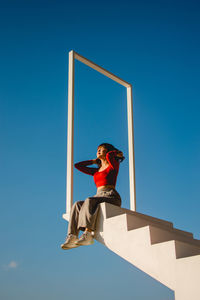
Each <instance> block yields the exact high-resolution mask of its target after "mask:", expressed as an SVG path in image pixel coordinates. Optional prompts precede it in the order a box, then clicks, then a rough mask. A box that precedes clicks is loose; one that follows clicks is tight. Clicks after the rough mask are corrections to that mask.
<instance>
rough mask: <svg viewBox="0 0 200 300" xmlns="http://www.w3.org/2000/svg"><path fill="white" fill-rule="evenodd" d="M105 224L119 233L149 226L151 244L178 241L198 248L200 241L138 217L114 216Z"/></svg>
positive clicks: (183, 232)
mask: <svg viewBox="0 0 200 300" xmlns="http://www.w3.org/2000/svg"><path fill="white" fill-rule="evenodd" d="M106 222H107V223H108V222H109V224H110V225H113V226H114V227H115V228H116V229H118V230H121V231H131V230H136V229H138V228H141V227H145V226H149V227H150V230H151V233H152V234H151V243H152V244H154V243H160V242H164V241H169V240H180V241H183V242H189V243H191V244H193V245H196V246H200V241H198V240H194V239H193V235H192V234H191V233H188V232H185V231H182V230H177V229H174V228H173V227H166V226H163V225H161V224H158V223H156V224H155V223H154V222H149V221H147V220H145V219H143V218H141V217H139V216H136V215H130V214H127V213H124V214H120V215H116V216H113V217H110V218H108V219H106Z"/></svg>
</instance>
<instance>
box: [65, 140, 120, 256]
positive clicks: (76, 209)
mask: <svg viewBox="0 0 200 300" xmlns="http://www.w3.org/2000/svg"><path fill="white" fill-rule="evenodd" d="M123 160H124V156H123V153H122V152H121V151H119V150H118V149H116V148H115V147H114V146H112V145H111V144H107V143H104V144H101V145H99V146H98V148H97V158H96V159H93V160H87V161H82V162H79V163H76V164H75V167H76V168H77V169H78V170H79V171H81V172H83V173H85V174H88V175H92V176H93V177H94V182H95V184H96V187H97V194H96V195H95V196H93V197H89V198H87V199H86V200H85V201H77V202H75V203H74V205H73V206H72V209H71V213H70V219H69V224H68V234H67V238H66V240H65V242H64V244H62V245H61V248H62V249H65V250H67V249H71V248H76V247H79V246H83V245H91V244H93V243H94V239H93V236H94V231H95V229H96V228H95V224H96V218H97V213H98V208H99V204H100V203H102V202H107V203H111V204H113V205H117V206H121V197H120V195H119V194H118V192H117V191H116V190H115V185H116V181H117V175H118V171H119V162H122V161H123ZM92 164H97V165H98V168H91V167H87V166H88V165H92ZM79 230H82V231H84V233H83V234H82V236H81V237H80V238H78V235H79Z"/></svg>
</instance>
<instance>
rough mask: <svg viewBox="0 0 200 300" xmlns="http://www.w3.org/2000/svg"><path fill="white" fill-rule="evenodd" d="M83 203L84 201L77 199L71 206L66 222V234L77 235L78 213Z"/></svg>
mask: <svg viewBox="0 0 200 300" xmlns="http://www.w3.org/2000/svg"><path fill="white" fill-rule="evenodd" d="M83 203H84V201H77V202H75V203H74V204H73V206H72V209H71V213H70V219H69V224H68V235H69V234H74V235H77V236H78V232H79V229H78V220H79V213H80V210H81V207H82V206H83Z"/></svg>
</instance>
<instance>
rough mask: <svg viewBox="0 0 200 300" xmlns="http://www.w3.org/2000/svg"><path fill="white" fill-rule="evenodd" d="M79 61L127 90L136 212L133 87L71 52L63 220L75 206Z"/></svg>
mask: <svg viewBox="0 0 200 300" xmlns="http://www.w3.org/2000/svg"><path fill="white" fill-rule="evenodd" d="M75 59H77V60H79V61H80V62H82V63H84V64H85V65H87V66H88V67H90V68H92V69H94V70H96V71H97V72H99V73H101V74H103V75H105V76H107V77H109V78H110V79H112V80H114V81H116V82H118V83H119V84H121V85H123V86H125V87H126V89H127V115H128V145H129V185H130V209H131V210H133V211H135V210H136V189H135V159H134V129H133V99H132V86H131V84H130V83H128V82H126V81H124V80H123V79H121V78H119V77H118V76H116V75H114V74H113V73H111V72H109V71H107V70H105V69H104V68H102V67H100V66H99V65H97V64H95V63H93V62H92V61H90V60H88V59H87V58H85V57H83V56H81V55H80V54H78V53H76V52H74V51H73V50H72V51H70V52H69V77H68V129H67V178H66V213H65V214H64V215H63V218H64V219H66V220H69V216H70V211H71V207H72V205H73V161H74V160H73V153H74V151H73V148H74V60H75Z"/></svg>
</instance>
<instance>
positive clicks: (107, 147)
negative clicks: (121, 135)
mask: <svg viewBox="0 0 200 300" xmlns="http://www.w3.org/2000/svg"><path fill="white" fill-rule="evenodd" d="M99 147H104V148H106V150H107V152H109V151H113V150H117V151H120V150H119V149H117V148H115V147H114V146H113V145H111V144H108V143H102V144H101V145H99V146H98V148H99ZM124 159H125V157H124V156H123V157H116V160H118V161H119V162H122V161H123V160H124Z"/></svg>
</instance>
